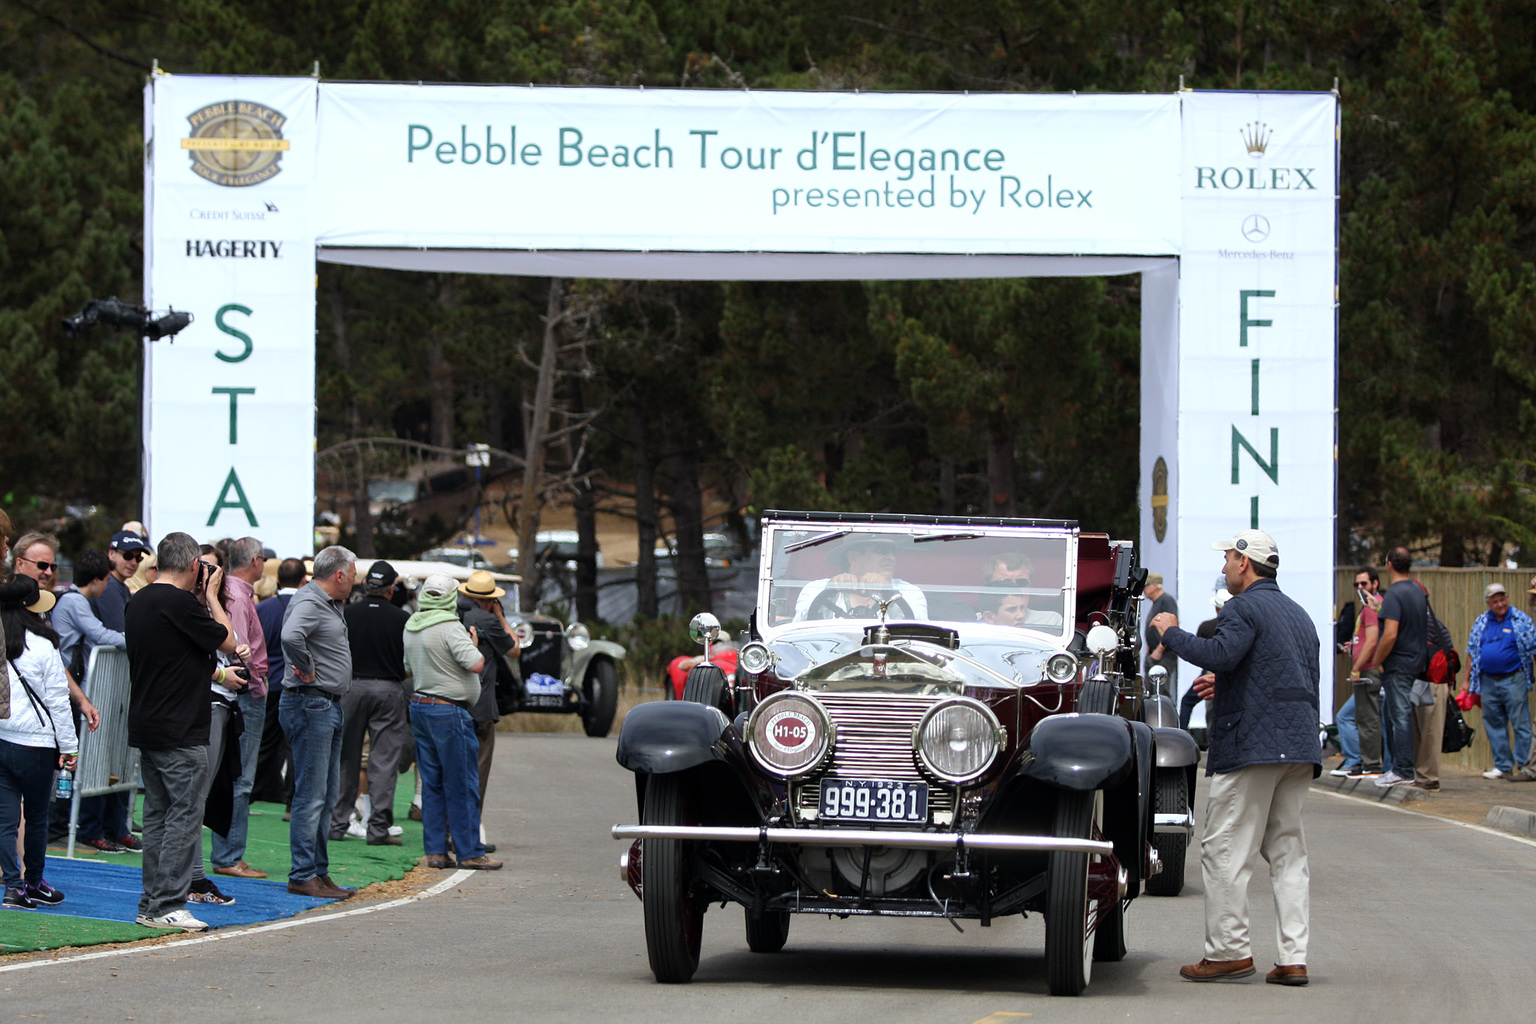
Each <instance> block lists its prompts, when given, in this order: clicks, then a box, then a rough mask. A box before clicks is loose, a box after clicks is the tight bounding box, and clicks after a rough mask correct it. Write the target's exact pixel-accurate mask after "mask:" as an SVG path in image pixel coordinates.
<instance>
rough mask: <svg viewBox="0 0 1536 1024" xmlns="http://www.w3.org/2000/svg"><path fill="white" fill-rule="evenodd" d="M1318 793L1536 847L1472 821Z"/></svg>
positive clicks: (1535, 841) (1535, 843)
mask: <svg viewBox="0 0 1536 1024" xmlns="http://www.w3.org/2000/svg"><path fill="white" fill-rule="evenodd" d="M1317 792H1319V793H1321V794H1323V795H1324V796H1331V797H1335V798H1336V799H1339V800H1348V801H1350V802H1351V803H1356V804H1368V805H1372V806H1375V807H1380V808H1381V809H1382V810H1384V811H1396V812H1397V813H1398V814H1408V815H1411V816H1413V817H1415V818H1418V819H1420V820H1421V821H1422V820H1423V819H1425V818H1428V819H1429V820H1431V821H1439V822H1444V823H1445V824H1447V825H1456V826H1458V827H1460V828H1469V829H1471V830H1472V831H1473V832H1481V833H1482V834H1483V835H1485V836H1495V837H1497V838H1499V839H1508V840H1510V841H1511V842H1515V843H1522V844H1524V845H1526V846H1536V839H1527V838H1526V837H1525V836H1517V835H1515V834H1514V833H1513V832H1505V831H1503V830H1501V829H1496V828H1489V827H1488V826H1487V825H1474V824H1472V823H1471V822H1470V821H1457V820H1456V819H1455V818H1442V817H1441V816H1440V815H1438V814H1426V813H1424V812H1423V811H1410V810H1408V809H1407V808H1406V807H1398V806H1396V805H1395V804H1389V803H1386V802H1384V801H1381V800H1367V799H1365V798H1364V797H1358V796H1350V795H1349V794H1348V793H1338V792H1335V791H1334V790H1331V789H1319V790H1317Z"/></svg>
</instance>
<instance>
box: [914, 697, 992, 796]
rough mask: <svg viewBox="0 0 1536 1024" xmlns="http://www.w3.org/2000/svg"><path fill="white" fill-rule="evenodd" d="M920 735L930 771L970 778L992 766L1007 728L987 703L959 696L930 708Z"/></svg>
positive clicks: (959, 779) (920, 748) (919, 728)
mask: <svg viewBox="0 0 1536 1024" xmlns="http://www.w3.org/2000/svg"><path fill="white" fill-rule="evenodd" d="M916 739H917V753H918V756H919V757H920V758H922V761H923V765H924V766H925V767H927V769H928V770H929V771H930V772H932V773H933V774H935V775H937V776H938V777H939V778H941V779H945V780H947V781H949V782H969V781H970V780H971V779H974V778H977V777H978V776H980V775H981V774H982V773H983V772H985V771H986V770H987V769H988V768H989V767H991V765H992V762H993V760H995V759H996V757H997V752H998V751H999V750H1000V749H1001V748H1002V742H1003V728H1002V726H1001V725H999V724H998V721H997V716H996V715H994V714H992V710H991V709H990V708H988V707H987V706H986V705H985V704H983V703H981V702H980V701H977V700H971V699H970V698H969V697H957V698H955V699H953V700H946V701H941V702H939V703H938V704H936V705H934V706H933V707H932V708H930V709H929V711H928V713H927V714H926V715H924V716H923V720H922V721H921V722H919V723H918V725H917V736H916Z"/></svg>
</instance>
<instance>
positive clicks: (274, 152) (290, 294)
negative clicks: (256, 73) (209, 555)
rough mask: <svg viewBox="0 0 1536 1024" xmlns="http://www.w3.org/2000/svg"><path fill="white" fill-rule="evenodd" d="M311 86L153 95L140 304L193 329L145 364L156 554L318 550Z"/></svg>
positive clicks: (201, 85)
mask: <svg viewBox="0 0 1536 1024" xmlns="http://www.w3.org/2000/svg"><path fill="white" fill-rule="evenodd" d="M316 85H317V83H316V82H315V81H314V80H313V79H303V78H224V77H202V76H193V77H185V76H170V75H166V76H157V77H155V78H154V79H152V80H151V82H150V84H149V85H148V87H147V95H146V105H147V108H148V114H149V120H150V124H149V125H148V127H147V132H146V134H147V135H148V140H147V145H146V148H145V152H146V161H147V162H146V168H145V182H146V187H147V189H148V192H149V195H148V197H147V201H146V203H145V238H146V239H147V244H146V246H145V250H146V255H145V262H146V271H145V280H146V288H145V291H146V301H147V303H148V304H150V305H151V306H153V307H154V308H157V309H165V308H166V307H172V306H173V307H175V308H176V309H182V310H190V311H191V312H192V313H193V315H194V316H195V318H196V319H195V321H194V323H193V324H192V326H191V327H189V328H187V329H186V330H185V331H183V332H182V333H180V334H178V335H177V336H176V337H175V339H174V340H166V341H157V342H151V343H148V344H147V346H146V354H145V363H146V367H145V409H144V412H145V415H144V439H145V461H146V472H145V480H146V487H145V525H146V526H147V527H148V528H149V530H150V532H151V534H152V536H153V538H154V539H155V540H156V541H158V539H159V538H160V537H163V536H164V535H165V534H167V533H169V532H172V531H175V530H181V531H185V532H187V533H190V534H192V535H193V536H194V537H197V538H198V539H200V540H204V539H211V538H215V537H243V536H247V535H251V536H256V537H259V538H260V539H261V540H262V541H263V542H264V543H265V544H267V545H268V546H270V547H272V548H274V549H275V550H276V551H277V552H278V554H279V555H280V556H283V557H288V556H294V555H303V554H307V553H309V552H310V551H312V550H313V543H314V541H313V536H314V531H313V523H314V519H313V517H314V435H315V413H314V403H315V343H314V336H315V306H314V290H315V261H314V200H313V187H314V175H315V159H314V152H315V143H314V140H315V131H316V128H315V95H316Z"/></svg>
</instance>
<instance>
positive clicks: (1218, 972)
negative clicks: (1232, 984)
mask: <svg viewBox="0 0 1536 1024" xmlns="http://www.w3.org/2000/svg"><path fill="white" fill-rule="evenodd" d="M1179 975H1180V977H1182V978H1184V980H1186V981H1236V980H1237V979H1238V978H1249V977H1252V976H1253V957H1251V956H1245V957H1243V958H1242V959H1241V960H1201V961H1200V962H1199V963H1197V964H1185V965H1184V966H1183V967H1180V968H1179Z"/></svg>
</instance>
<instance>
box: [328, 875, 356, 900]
mask: <svg viewBox="0 0 1536 1024" xmlns="http://www.w3.org/2000/svg"><path fill="white" fill-rule="evenodd" d="M320 884H321V885H323V886H325V887H326V888H327V889H330V890H331V891H332V892H334V893H335V894H336V895H335V897H334V898H335V899H338V900H344V899H347V898H348V897H351V896H356V895H357V890H356V889H353V888H351V887H350V886H346V885H337V884H336V882H335V881H334V880H333V879H332V878H331V876H330V875H321V876H320Z"/></svg>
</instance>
